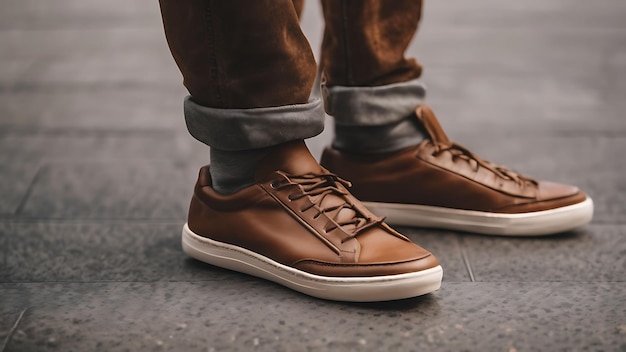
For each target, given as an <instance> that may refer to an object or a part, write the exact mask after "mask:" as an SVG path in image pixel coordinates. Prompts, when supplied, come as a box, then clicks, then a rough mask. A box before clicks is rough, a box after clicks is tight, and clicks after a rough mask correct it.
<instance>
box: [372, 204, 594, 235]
mask: <svg viewBox="0 0 626 352" xmlns="http://www.w3.org/2000/svg"><path fill="white" fill-rule="evenodd" d="M363 204H364V205H365V206H366V207H367V208H369V209H370V210H371V211H372V212H373V213H374V214H377V215H383V216H386V217H387V219H386V221H387V222H388V223H389V224H392V225H400V226H417V227H431V228H440V229H449V230H459V231H465V232H475V233H482V234H487V235H503V236H541V235H551V234H555V233H559V232H564V231H568V230H572V229H575V228H578V227H580V226H583V225H585V224H587V223H589V221H591V218H592V217H593V201H592V200H591V198H587V199H586V200H585V201H583V202H580V203H577V204H573V205H569V206H566V207H562V208H557V209H551V210H544V211H537V212H532V213H524V214H501V213H489V212H482V211H473V210H460V209H450V208H442V207H433V206H425V205H413V204H396V203H378V202H363Z"/></svg>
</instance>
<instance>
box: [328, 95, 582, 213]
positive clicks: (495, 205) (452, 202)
mask: <svg viewBox="0 0 626 352" xmlns="http://www.w3.org/2000/svg"><path fill="white" fill-rule="evenodd" d="M415 116H416V118H417V119H418V121H419V122H420V124H421V125H422V126H423V128H424V130H425V132H426V133H427V135H428V138H427V139H425V140H424V141H423V142H421V143H420V144H418V145H415V146H412V147H409V148H406V149H403V150H400V151H398V152H393V153H386V154H380V155H372V154H354V153H345V152H341V151H338V150H335V149H332V148H327V149H326V150H325V151H324V154H323V156H322V165H324V166H325V167H326V168H328V169H329V170H332V171H333V172H335V173H337V174H338V175H341V176H342V177H345V178H347V179H349V180H351V181H352V182H353V183H354V187H353V188H352V192H353V194H354V195H355V196H356V197H358V198H359V199H361V200H362V201H375V202H384V203H403V204H418V205H430V206H439V207H447V208H454V209H465V210H478V211H488V212H496V213H524V212H532V211H541V210H547V209H553V208H557V207H562V206H567V205H571V204H576V203H579V202H582V201H584V200H585V199H586V197H587V196H586V195H585V194H584V193H583V192H581V191H580V190H578V188H576V187H573V186H568V185H562V184H557V183H552V182H545V181H536V180H533V179H531V178H528V177H526V176H523V175H519V174H517V173H515V172H513V171H510V170H508V169H506V168H505V167H503V166H500V165H496V164H493V163H490V162H488V161H485V160H482V159H481V158H480V157H478V156H477V155H474V154H473V153H472V152H471V151H469V150H468V149H467V148H465V147H463V146H461V145H459V144H456V143H454V142H451V141H450V140H449V139H448V137H447V136H446V134H445V132H444V131H443V129H442V128H441V126H440V125H439V122H438V121H437V119H436V117H435V115H434V113H433V112H432V110H430V108H429V107H428V106H427V105H425V104H422V105H420V106H419V107H418V108H417V109H416V112H415Z"/></svg>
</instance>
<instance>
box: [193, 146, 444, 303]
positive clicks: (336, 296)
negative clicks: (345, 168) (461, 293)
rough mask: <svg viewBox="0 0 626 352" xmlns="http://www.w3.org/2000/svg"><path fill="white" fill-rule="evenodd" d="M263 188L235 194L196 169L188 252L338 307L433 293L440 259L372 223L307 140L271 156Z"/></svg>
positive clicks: (260, 179) (260, 174)
mask: <svg viewBox="0 0 626 352" xmlns="http://www.w3.org/2000/svg"><path fill="white" fill-rule="evenodd" d="M256 180H257V182H256V183H255V184H253V185H252V186H249V187H247V188H244V189H242V190H240V191H238V192H236V193H234V194H229V195H223V194H219V193H217V192H215V190H213V188H212V187H211V175H210V169H209V167H208V166H205V167H203V168H202V169H201V170H200V175H199V177H198V182H197V183H196V186H195V191H194V195H193V198H192V201H191V205H190V209H189V217H188V221H187V223H186V224H185V226H184V227H183V233H182V245H183V250H184V252H185V253H186V254H188V255H189V256H191V257H193V258H196V259H199V260H201V261H203V262H206V263H210V264H213V265H216V266H220V267H224V268H227V269H232V270H236V271H240V272H244V273H247V274H250V275H255V276H259V277H262V278H265V279H268V280H272V281H275V282H277V283H279V284H282V285H284V286H287V287H289V288H292V289H294V290H296V291H300V292H302V293H305V294H308V295H311V296H315V297H319V298H325V299H331V300H340V301H355V302H366V301H386V300H396V299H402V298H410V297H415V296H419V295H423V294H426V293H429V292H432V291H435V290H437V289H438V288H439V287H440V285H441V279H442V273H443V271H442V269H441V266H440V265H439V263H438V262H437V259H436V258H435V257H434V256H433V255H432V254H430V253H429V252H428V251H426V250H425V249H423V248H421V247H419V246H418V245H416V244H414V243H412V242H411V241H410V240H409V239H408V238H406V237H404V236H403V235H401V234H399V233H398V232H396V231H394V230H393V229H392V228H390V227H389V226H388V225H387V224H385V223H384V222H383V219H382V218H380V217H377V216H375V215H373V214H372V213H371V212H369V211H368V210H367V209H366V208H365V207H363V205H361V203H360V202H359V201H358V200H357V199H356V198H354V197H353V196H352V195H351V194H350V193H349V192H348V190H347V189H346V186H347V185H348V184H349V183H348V182H347V181H344V180H342V179H340V178H339V177H337V176H336V175H334V174H331V173H329V172H328V171H327V170H325V169H323V168H322V167H321V166H320V165H319V164H318V163H317V161H316V160H315V159H314V158H313V157H312V156H311V154H310V153H309V151H308V149H307V148H306V146H305V145H304V142H302V141H298V142H292V143H288V144H285V145H283V146H279V147H277V148H276V150H275V151H273V152H271V153H270V155H268V156H267V157H266V158H265V159H264V160H262V161H261V163H260V166H259V167H258V168H257V172H256Z"/></svg>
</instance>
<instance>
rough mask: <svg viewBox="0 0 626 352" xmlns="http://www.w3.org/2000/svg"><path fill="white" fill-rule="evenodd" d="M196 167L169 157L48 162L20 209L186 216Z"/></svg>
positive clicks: (73, 215)
mask: <svg viewBox="0 0 626 352" xmlns="http://www.w3.org/2000/svg"><path fill="white" fill-rule="evenodd" d="M195 172H197V171H195ZM195 172H192V171H190V170H187V169H186V168H185V164H183V163H181V162H175V161H168V160H165V161H152V162H143V163H142V162H140V161H137V162H133V161H127V162H91V163H90V162H82V163H67V164H64V163H56V164H52V165H45V166H43V167H42V169H41V173H40V177H39V179H38V182H37V183H36V184H35V185H34V186H33V189H32V192H31V194H30V197H29V198H28V200H27V201H26V203H25V205H24V207H23V208H22V210H21V212H20V213H19V214H18V215H19V216H20V217H22V218H31V219H40V218H49V219H50V218H51V219H168V220H175V221H181V220H184V219H185V218H186V213H187V208H188V206H189V200H190V199H191V194H192V191H193V185H194V182H195V177H196V175H197V174H196V173H195Z"/></svg>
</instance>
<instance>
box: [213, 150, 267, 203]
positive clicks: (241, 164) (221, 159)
mask: <svg viewBox="0 0 626 352" xmlns="http://www.w3.org/2000/svg"><path fill="white" fill-rule="evenodd" d="M272 150H273V147H268V148H259V149H250V150H238V151H224V150H219V149H216V148H211V149H210V153H211V179H212V181H213V189H214V190H215V191H217V192H218V193H222V194H231V193H235V192H237V191H239V190H241V189H243V188H245V187H248V186H250V185H252V184H253V183H254V173H255V171H256V168H257V164H258V163H259V161H260V160H261V159H263V157H265V156H266V155H267V154H269V153H270V152H271V151H272Z"/></svg>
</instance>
